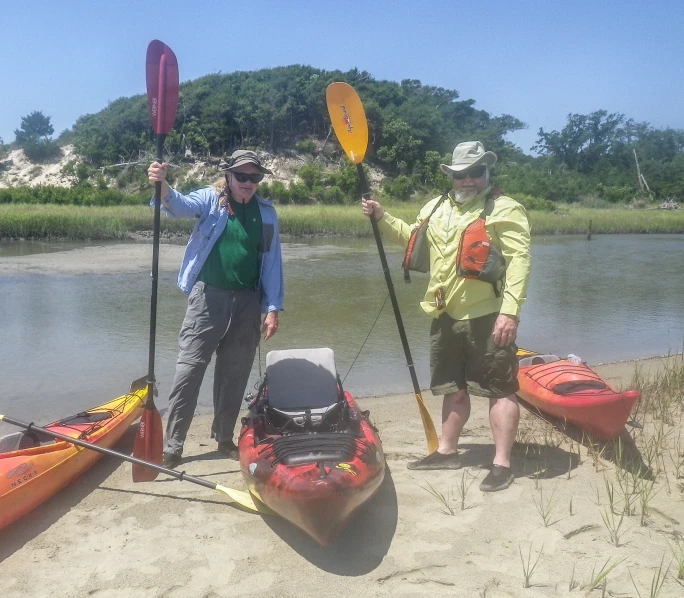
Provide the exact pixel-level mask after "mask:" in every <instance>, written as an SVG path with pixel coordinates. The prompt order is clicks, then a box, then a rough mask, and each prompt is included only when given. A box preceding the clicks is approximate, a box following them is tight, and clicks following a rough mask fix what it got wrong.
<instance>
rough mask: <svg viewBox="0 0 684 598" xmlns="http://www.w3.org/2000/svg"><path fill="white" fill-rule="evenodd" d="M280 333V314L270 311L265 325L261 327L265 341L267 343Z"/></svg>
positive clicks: (265, 319)
mask: <svg viewBox="0 0 684 598" xmlns="http://www.w3.org/2000/svg"><path fill="white" fill-rule="evenodd" d="M277 331H278V312H277V311H269V312H268V314H266V317H265V318H264V323H263V325H262V326H261V332H263V334H264V340H265V341H267V340H268V339H269V338H271V337H272V336H273V335H274V334H275V333H276V332H277Z"/></svg>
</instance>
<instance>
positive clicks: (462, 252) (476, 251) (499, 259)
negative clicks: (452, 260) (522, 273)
mask: <svg viewBox="0 0 684 598" xmlns="http://www.w3.org/2000/svg"><path fill="white" fill-rule="evenodd" d="M497 197H498V194H496V195H494V194H490V195H488V196H487V199H485V205H484V209H483V210H482V212H481V213H480V216H479V218H478V219H477V220H476V221H475V222H473V223H471V224H469V225H468V226H467V227H466V229H465V230H464V231H463V235H462V236H461V242H460V243H459V247H458V253H457V254H456V273H457V274H458V275H459V276H462V277H463V278H470V279H475V280H481V281H483V282H489V283H491V284H492V285H493V286H494V292H495V293H496V296H497V297H498V296H499V294H500V289H499V282H500V281H501V280H502V279H503V277H504V274H505V273H506V261H505V260H504V257H503V255H502V254H501V250H500V249H499V248H498V247H497V246H496V245H494V244H493V243H492V241H491V239H490V238H489V235H488V234H487V229H486V228H485V222H486V219H487V211H488V210H489V211H491V209H493V205H494V200H495V199H496V198H497Z"/></svg>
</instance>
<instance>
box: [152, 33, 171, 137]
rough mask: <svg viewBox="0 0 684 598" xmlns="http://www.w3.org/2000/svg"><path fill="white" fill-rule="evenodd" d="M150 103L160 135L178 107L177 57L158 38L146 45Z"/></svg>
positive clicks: (169, 128)
mask: <svg viewBox="0 0 684 598" xmlns="http://www.w3.org/2000/svg"><path fill="white" fill-rule="evenodd" d="M146 77H147V107H148V109H149V113H150V123H151V124H152V128H153V129H154V132H155V133H156V134H157V135H166V134H167V133H168V132H169V131H170V130H171V128H172V127H173V123H174V121H175V120H176V110H177V109H178V61H177V60H176V55H175V54H174V53H173V50H171V48H169V47H168V46H167V45H166V44H164V43H162V42H160V41H159V40H158V39H155V40H153V41H151V42H150V45H149V46H147V68H146Z"/></svg>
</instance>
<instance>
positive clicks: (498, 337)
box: [492, 314, 518, 347]
mask: <svg viewBox="0 0 684 598" xmlns="http://www.w3.org/2000/svg"><path fill="white" fill-rule="evenodd" d="M517 335H518V319H517V318H515V317H513V316H507V315H506V314H499V316H498V317H497V318H496V322H494V331H493V332H492V337H493V338H494V344H495V345H496V346H497V347H507V346H508V345H510V344H511V343H513V342H515V337H516V336H517Z"/></svg>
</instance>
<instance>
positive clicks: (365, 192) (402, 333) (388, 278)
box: [356, 163, 420, 395]
mask: <svg viewBox="0 0 684 598" xmlns="http://www.w3.org/2000/svg"><path fill="white" fill-rule="evenodd" d="M356 169H357V171H358V173H359V181H360V183H361V197H363V199H365V200H366V201H368V200H369V199H370V198H371V196H370V189H369V187H368V181H367V180H366V173H365V172H364V170H363V164H361V163H359V164H357V165H356ZM370 221H371V225H372V226H373V236H374V237H375V243H376V245H377V246H378V253H379V254H380V263H381V264H382V271H383V273H384V274H385V282H386V283H387V290H388V291H389V296H390V300H391V301H392V309H393V310H394V317H395V319H396V320H397V328H399V337H400V338H401V344H402V346H403V347H404V355H405V356H406V365H407V366H408V369H409V373H410V374H411V382H413V390H414V391H415V393H416V395H420V386H419V385H418V376H416V368H415V367H414V365H413V358H412V357H411V349H409V344H408V339H407V338H406V330H404V322H403V321H402V319H401V312H400V311H399V303H398V302H397V295H396V294H395V292H394V284H393V283H392V275H391V274H390V271H389V266H388V265H387V257H386V256H385V249H384V247H383V246H382V238H381V237H380V230H379V229H378V223H377V221H376V220H375V214H371V215H370Z"/></svg>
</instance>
